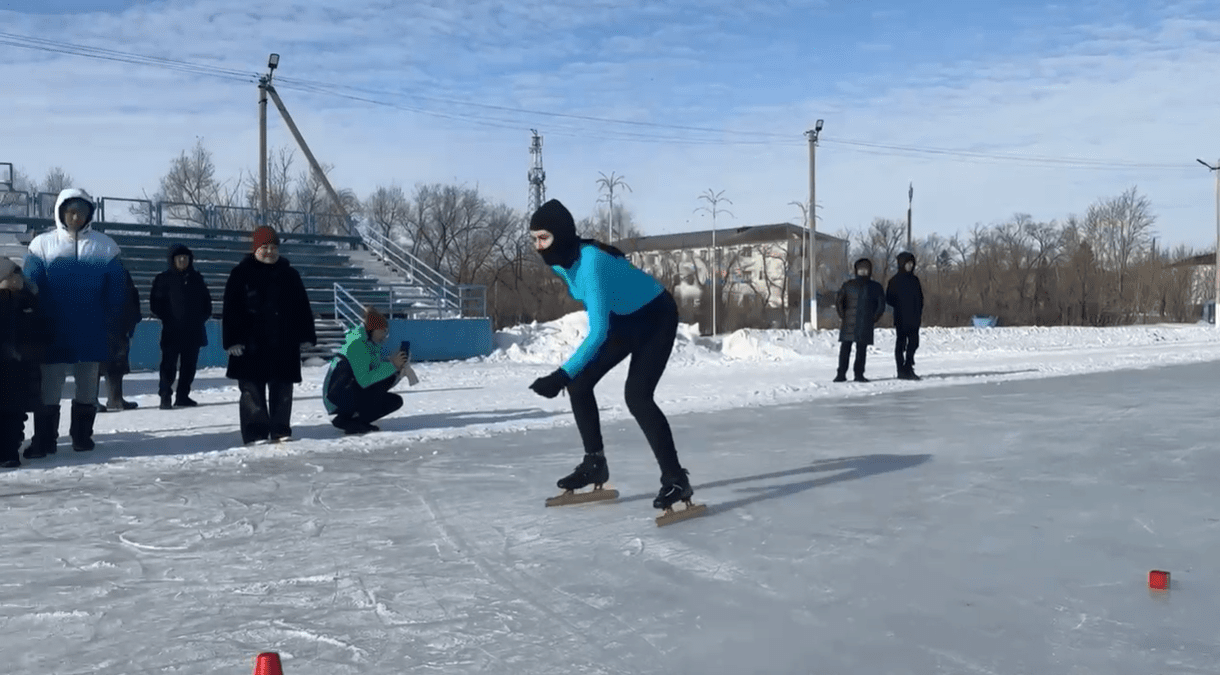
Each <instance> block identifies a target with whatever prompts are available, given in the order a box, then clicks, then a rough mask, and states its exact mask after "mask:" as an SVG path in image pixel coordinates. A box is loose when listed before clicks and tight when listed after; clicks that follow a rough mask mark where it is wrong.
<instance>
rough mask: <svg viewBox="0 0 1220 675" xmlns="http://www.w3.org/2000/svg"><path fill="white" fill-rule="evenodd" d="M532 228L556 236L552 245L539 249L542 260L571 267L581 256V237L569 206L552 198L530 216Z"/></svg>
mask: <svg viewBox="0 0 1220 675" xmlns="http://www.w3.org/2000/svg"><path fill="white" fill-rule="evenodd" d="M530 229H531V230H546V231H548V232H550V233H551V235H552V236H553V237H554V239H552V241H551V245H550V247H548V248H546V249H544V250H541V251H538V254H539V255H541V256H542V262H544V263H546V264H548V265H551V266H555V265H558V266H560V267H564V268H567V267H571V266H572V264H573V263H575V262H576V259H577V258H579V257H580V244H581V239H580V237H578V236H576V221H575V220H573V219H572V214H571V212H569V211H568V209H567V207H565V206H564V205H563V204H561V203H560V202H559V200H558V199H552V200H550V201H548V202H547V203H545V204H543V205H542V206H541V207H539V208H538V210H537V211H535V212H534V215H533V216H532V217H530Z"/></svg>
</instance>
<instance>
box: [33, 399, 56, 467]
mask: <svg viewBox="0 0 1220 675" xmlns="http://www.w3.org/2000/svg"><path fill="white" fill-rule="evenodd" d="M58 443H59V404H56V405H44V406H41V407H40V408H39V409H38V410H35V411H34V437H33V438H31V439H30V447H28V448H26V449H25V458H26V459H40V458H42V457H46V456H47V455H54V454H55V449H56V448H55V446H56V445H57V444H58Z"/></svg>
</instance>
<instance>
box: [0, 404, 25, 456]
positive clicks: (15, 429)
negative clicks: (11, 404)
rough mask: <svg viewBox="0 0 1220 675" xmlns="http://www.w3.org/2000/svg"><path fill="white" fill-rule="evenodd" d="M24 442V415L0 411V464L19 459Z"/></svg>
mask: <svg viewBox="0 0 1220 675" xmlns="http://www.w3.org/2000/svg"><path fill="white" fill-rule="evenodd" d="M23 440H25V413H23V412H8V411H0V462H8V461H10V460H14V459H20V450H21V442H22V441H23Z"/></svg>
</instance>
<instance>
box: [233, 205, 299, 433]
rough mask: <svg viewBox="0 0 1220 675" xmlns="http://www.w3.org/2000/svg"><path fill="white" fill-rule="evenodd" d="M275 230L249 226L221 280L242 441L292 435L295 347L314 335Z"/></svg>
mask: <svg viewBox="0 0 1220 675" xmlns="http://www.w3.org/2000/svg"><path fill="white" fill-rule="evenodd" d="M279 245H280V242H279V237H278V235H276V233H275V230H273V229H272V228H270V227H267V226H263V227H260V228H258V229H257V230H255V231H254V236H253V242H252V247H253V250H254V251H253V253H251V254H249V255H247V256H246V257H245V258H243V259H242V261H241V262H240V263H238V264H237V266H236V267H234V268H233V271H232V273H230V274H229V280H228V281H227V282H226V283H225V294H224V308H223V309H222V317H221V321H222V324H221V332H222V335H223V346H224V348H225V351H227V352H228V353H229V367H228V370H227V371H226V372H225V375H226V377H228V378H230V379H234V380H237V386H238V390H239V391H240V392H241V401H240V404H239V412H240V420H241V436H242V441H243V442H244V443H246V444H250V443H256V442H259V441H265V440H272V441H282V440H288V439H289V438H290V437H291V436H292V427H291V424H290V422H291V418H292V387H293V385H294V384H295V383H297V382H300V381H301V348H302V347H308V346H310V345H312V344H314V343H315V342H317V339H318V338H317V333H316V331H315V328H314V317H313V310H312V309H311V308H310V306H309V296H308V294H307V293H306V291H305V284H304V283H303V282H302V281H301V275H300V274H299V273H298V272H297V271H296V270H295V269H294V268H293V267H292V266H291V265H289V263H288V259H287V258H281V257H280V248H279Z"/></svg>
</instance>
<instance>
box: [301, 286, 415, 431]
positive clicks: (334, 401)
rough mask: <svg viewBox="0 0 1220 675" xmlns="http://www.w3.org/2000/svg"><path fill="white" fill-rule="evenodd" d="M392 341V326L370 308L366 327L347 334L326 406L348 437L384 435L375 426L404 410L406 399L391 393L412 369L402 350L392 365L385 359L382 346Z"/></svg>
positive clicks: (326, 384) (333, 365)
mask: <svg viewBox="0 0 1220 675" xmlns="http://www.w3.org/2000/svg"><path fill="white" fill-rule="evenodd" d="M388 337H390V322H389V321H386V318H385V315H384V314H382V313H381V312H378V311H377V310H376V309H373V308H371V307H370V308H369V309H368V310H367V311H366V312H365V315H364V325H363V326H353V327H352V329H351V330H349V331H348V332H347V339H345V340H344V341H343V348H342V349H340V350H339V353H338V354H337V355H335V358H334V359H333V360H332V361H331V362H330V369H329V370H327V371H326V379H325V380H324V381H323V382H322V404H323V405H324V406H326V412H327V414H329V415H334V416H335V419H334V420H332V421H331V424H333V425H335V427H336V428H338V429H342V430H343V432H344V433H346V434H363V433H367V432H370V431H380V429H378V428H377V427H376V426H375V425H374V424H373V422H375V421H376V420H379V419H381V418H382V417H385V416H386V415H389V414H390V413H392V412H394V411H395V410H398V409H399V408H401V407H402V397H401V396H399V395H398V394H391V393H390V389H391V388H392V387H393V386H394V385H395V384H398V381H399V380H400V379H402V377H403V375H405V374H407V372H408V371H409V369H410V367H411V366H410V365H409V364H408V363H407V355H406V354H404V353H403V352H402V351H401V350H400V351H397V352H395V353H394V354H393V355H392V356H391V357H390V360H388V361H386V360H384V359H382V358H381V345H382V344H383V343H385V341H386V338H388Z"/></svg>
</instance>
